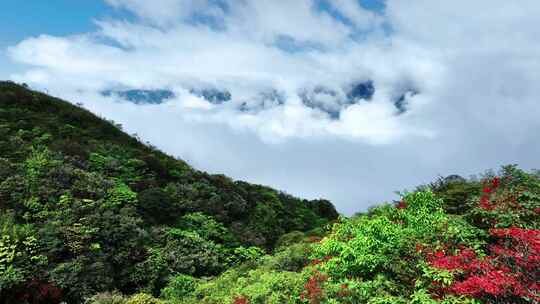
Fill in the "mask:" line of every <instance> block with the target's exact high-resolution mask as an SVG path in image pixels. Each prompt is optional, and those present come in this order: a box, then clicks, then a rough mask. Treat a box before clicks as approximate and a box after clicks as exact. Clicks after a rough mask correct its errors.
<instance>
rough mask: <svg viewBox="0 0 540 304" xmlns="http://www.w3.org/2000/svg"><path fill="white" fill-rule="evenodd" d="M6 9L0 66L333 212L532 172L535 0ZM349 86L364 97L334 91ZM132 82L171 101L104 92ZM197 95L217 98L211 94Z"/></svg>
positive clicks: (132, 128)
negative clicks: (443, 179) (220, 95)
mask: <svg viewBox="0 0 540 304" xmlns="http://www.w3.org/2000/svg"><path fill="white" fill-rule="evenodd" d="M216 1H220V2H223V3H225V2H226V3H227V5H226V7H227V8H226V9H224V8H223V7H224V6H223V5H222V6H219V5H218V6H216V5H215V2H216ZM2 6H3V10H2V11H1V12H0V49H1V50H2V52H4V51H5V49H6V47H8V46H9V47H10V48H9V49H10V51H9V54H8V55H9V58H10V59H8V57H7V56H6V53H3V55H0V78H8V77H9V78H11V79H12V80H14V81H17V82H25V83H28V84H29V85H30V86H31V87H33V88H37V89H43V90H47V91H48V92H50V93H51V94H54V95H55V96H58V97H61V98H64V99H66V100H70V101H73V102H82V103H84V105H85V107H86V108H87V109H89V110H91V111H93V112H95V113H97V114H99V115H101V116H103V117H106V118H108V119H113V120H115V121H117V122H119V123H121V124H122V125H123V126H124V128H125V130H126V131H128V132H129V133H137V134H139V136H140V137H141V138H142V139H143V140H147V141H150V142H151V143H152V144H154V145H156V146H158V147H159V148H161V149H163V150H164V151H166V152H167V153H169V154H172V155H175V156H178V157H181V158H183V159H185V160H187V161H188V162H189V163H190V164H192V165H193V166H195V167H196V168H200V169H203V170H207V171H209V172H212V173H225V174H227V175H229V176H231V177H233V178H237V179H242V180H247V181H250V182H255V183H260V184H265V185H270V186H273V187H276V188H279V189H282V190H285V191H287V192H289V193H291V194H294V195H298V196H302V197H306V198H317V197H324V198H328V199H331V200H332V201H333V202H334V203H335V204H336V206H337V207H338V209H339V210H340V211H341V212H344V213H347V214H351V213H353V212H355V211H358V210H363V209H365V208H367V207H368V206H370V205H374V204H378V203H381V202H382V201H384V200H390V199H396V198H397V197H396V195H394V194H393V191H395V190H403V189H404V188H408V189H411V188H413V187H414V186H416V185H418V184H422V183H427V182H429V181H431V180H433V179H434V178H436V177H437V176H438V175H443V176H445V175H450V174H462V175H469V174H473V173H477V172H481V171H483V170H485V169H489V168H494V169H496V168H497V167H498V166H500V165H504V164H511V163H517V164H520V165H522V166H523V167H524V168H534V167H538V155H539V154H540V142H538V140H537V135H536V134H537V133H538V130H540V120H538V117H540V104H539V103H538V100H540V86H538V83H540V74H539V73H538V71H540V57H539V56H540V55H539V54H540V40H538V37H540V27H538V26H537V24H538V17H537V16H539V15H540V3H539V2H538V0H522V1H519V2H518V1H503V0H500V1H493V0H476V1H470V0H453V1H427V0H407V1H405V0H386V1H384V4H383V2H382V1H378V0H365V1H362V2H361V3H360V2H358V1H356V0H294V1H293V0H268V1H262V0H245V1H233V0H152V1H149V0H103V1H97V0H96V1H90V0H48V1H43V0H25V1H21V0H17V1H15V0H3V1H2ZM314 6H315V7H317V6H318V7H319V10H318V11H314V10H313V9H312V8H313V7H314ZM471 12H482V13H471ZM197 18H200V19H197ZM204 20H213V22H216V24H223V25H226V26H223V27H219V26H214V27H212V26H210V27H208V26H207V25H206V24H204ZM194 21H195V22H194ZM201 23H203V24H201ZM388 29H391V31H388ZM40 34H47V35H48V36H41V37H38V36H39V35H40ZM493 63H496V64H493ZM362 83H372V84H373V95H372V96H370V98H368V99H359V100H356V99H355V100H353V101H351V100H350V98H349V99H347V96H348V94H347V93H348V92H350V91H351V88H355V87H356V86H358V85H359V84H362ZM131 89H135V90H137V89H139V90H141V89H142V90H156V89H167V90H170V91H172V92H173V93H174V98H170V99H168V100H167V101H166V102H164V103H162V104H152V105H145V104H140V103H139V104H134V103H132V102H131V103H130V102H129V100H127V99H126V98H125V97H123V96H125V94H105V95H104V94H102V93H103V92H106V91H115V90H116V91H118V90H131ZM203 90H216V91H218V92H226V93H227V94H230V96H231V98H230V99H228V100H227V101H226V102H222V103H219V104H212V103H211V102H208V100H205V99H204V98H201V96H200V95H201V94H197V93H196V92H201V91H203ZM411 92H415V94H412V93H411ZM269 96H270V97H269ZM272 96H274V97H276V96H277V98H272ZM400 96H401V97H400ZM396 98H404V100H403V103H404V104H405V105H406V111H396V107H395V101H396ZM330 112H331V113H335V115H331V114H330ZM338 113H339V115H338ZM216 151H218V153H216Z"/></svg>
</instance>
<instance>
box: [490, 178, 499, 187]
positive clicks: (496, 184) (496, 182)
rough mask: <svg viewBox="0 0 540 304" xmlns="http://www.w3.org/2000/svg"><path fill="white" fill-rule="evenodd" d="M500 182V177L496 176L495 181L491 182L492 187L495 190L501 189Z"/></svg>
mask: <svg viewBox="0 0 540 304" xmlns="http://www.w3.org/2000/svg"><path fill="white" fill-rule="evenodd" d="M499 182H500V178H499V177H498V176H496V177H495V178H493V180H492V181H491V187H493V188H497V187H499Z"/></svg>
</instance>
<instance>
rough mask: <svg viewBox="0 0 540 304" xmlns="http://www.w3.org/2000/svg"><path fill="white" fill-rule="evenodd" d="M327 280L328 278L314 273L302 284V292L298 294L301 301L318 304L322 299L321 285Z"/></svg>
mask: <svg viewBox="0 0 540 304" xmlns="http://www.w3.org/2000/svg"><path fill="white" fill-rule="evenodd" d="M326 280H328V276H327V275H325V274H322V273H320V272H319V271H315V273H314V274H313V276H312V277H310V278H309V280H308V281H307V282H306V284H304V292H302V293H301V294H300V299H301V300H308V301H309V303H310V304H319V303H321V300H322V298H323V295H324V294H323V288H322V284H323V283H324V282H326Z"/></svg>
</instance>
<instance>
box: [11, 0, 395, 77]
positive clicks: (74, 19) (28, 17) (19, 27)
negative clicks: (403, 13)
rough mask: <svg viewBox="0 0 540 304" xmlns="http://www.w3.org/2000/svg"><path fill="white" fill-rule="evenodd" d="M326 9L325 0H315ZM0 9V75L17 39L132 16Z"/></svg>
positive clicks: (93, 5) (69, 5)
mask: <svg viewBox="0 0 540 304" xmlns="http://www.w3.org/2000/svg"><path fill="white" fill-rule="evenodd" d="M317 1H318V2H319V6H320V7H321V8H328V5H327V3H328V1H327V0H317ZM359 2H360V3H361V5H362V6H363V7H365V8H367V9H370V10H374V11H378V12H382V11H383V9H384V2H383V1H382V0H361V1H359ZM2 7H3V9H2V10H0V78H7V77H8V75H10V74H11V73H14V72H18V71H20V70H21V67H19V66H17V65H16V64H14V63H13V62H12V61H11V60H10V59H9V58H8V56H7V54H6V48H7V47H9V46H13V45H15V44H17V43H18V42H20V41H21V40H23V39H25V38H28V37H33V36H39V35H42V34H47V35H52V36H66V35H74V34H80V33H87V32H92V31H95V30H97V26H96V24H95V22H94V21H95V20H100V19H111V18H120V19H132V17H133V15H130V14H129V12H127V11H126V10H123V9H118V8H113V7H111V6H110V5H109V4H107V3H106V2H105V1H104V0H47V1H42V0H25V1H20V0H4V1H2Z"/></svg>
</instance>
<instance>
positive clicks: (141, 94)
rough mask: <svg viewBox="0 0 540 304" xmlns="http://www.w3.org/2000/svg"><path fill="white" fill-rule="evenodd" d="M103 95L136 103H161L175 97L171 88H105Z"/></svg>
mask: <svg viewBox="0 0 540 304" xmlns="http://www.w3.org/2000/svg"><path fill="white" fill-rule="evenodd" d="M101 94H102V95H103V96H107V97H110V96H118V97H119V98H122V99H124V100H126V101H129V102H133V103H135V104H160V103H163V102H165V101H167V100H168V99H171V98H174V97H175V94H174V93H173V92H172V91H170V90H141V89H132V90H104V91H102V92H101Z"/></svg>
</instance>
